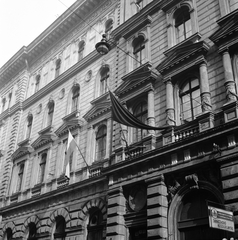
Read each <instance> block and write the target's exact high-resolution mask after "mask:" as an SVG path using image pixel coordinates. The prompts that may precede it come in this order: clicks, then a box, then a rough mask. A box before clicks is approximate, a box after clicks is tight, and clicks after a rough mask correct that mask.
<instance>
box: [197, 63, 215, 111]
mask: <svg viewBox="0 0 238 240" xmlns="http://www.w3.org/2000/svg"><path fill="white" fill-rule="evenodd" d="M199 71H200V90H201V104H202V112H208V111H212V105H211V94H210V90H209V82H208V73H207V65H206V63H202V64H201V65H200V66H199Z"/></svg>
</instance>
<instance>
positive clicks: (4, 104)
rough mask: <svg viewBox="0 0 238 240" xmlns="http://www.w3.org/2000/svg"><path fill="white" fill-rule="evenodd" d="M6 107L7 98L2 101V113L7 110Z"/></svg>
mask: <svg viewBox="0 0 238 240" xmlns="http://www.w3.org/2000/svg"><path fill="white" fill-rule="evenodd" d="M5 107H6V98H3V100H2V112H3V111H4V110H5Z"/></svg>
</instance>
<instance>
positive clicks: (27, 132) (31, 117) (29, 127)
mask: <svg viewBox="0 0 238 240" xmlns="http://www.w3.org/2000/svg"><path fill="white" fill-rule="evenodd" d="M32 122H33V116H32V114H30V115H29V116H28V117H27V128H26V138H29V137H30V136H31V129H32Z"/></svg>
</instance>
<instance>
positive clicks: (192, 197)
mask: <svg viewBox="0 0 238 240" xmlns="http://www.w3.org/2000/svg"><path fill="white" fill-rule="evenodd" d="M207 201H211V202H217V199H216V198H215V197H214V195H213V194H212V193H210V192H208V191H207V190H203V189H193V190H192V191H190V192H188V193H187V194H186V195H185V196H184V197H183V199H182V202H181V203H180V206H179V207H178V209H177V215H176V216H177V219H176V225H177V236H178V237H177V238H176V239H180V240H187V239H194V240H219V239H222V238H223V237H224V233H223V231H221V230H217V229H214V228H210V227H209V220H208V208H207ZM175 231H176V230H175Z"/></svg>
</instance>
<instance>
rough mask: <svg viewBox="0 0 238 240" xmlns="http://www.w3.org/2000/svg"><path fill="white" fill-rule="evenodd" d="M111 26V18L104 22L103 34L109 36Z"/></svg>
mask: <svg viewBox="0 0 238 240" xmlns="http://www.w3.org/2000/svg"><path fill="white" fill-rule="evenodd" d="M112 28H113V20H112V19H108V20H107V21H106V23H105V34H106V35H107V37H108V38H109V37H110V34H111V31H112Z"/></svg>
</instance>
